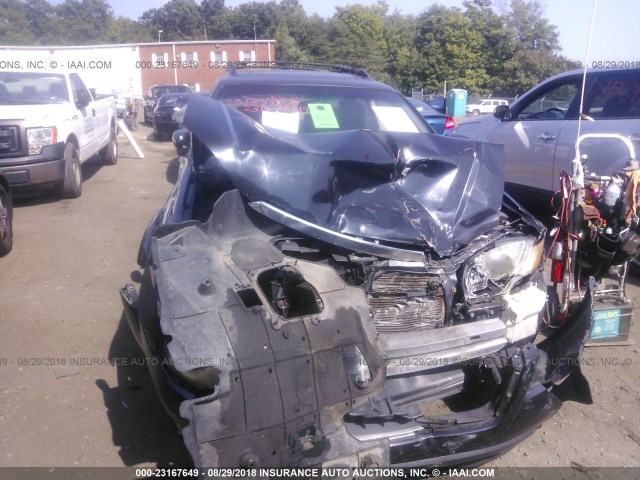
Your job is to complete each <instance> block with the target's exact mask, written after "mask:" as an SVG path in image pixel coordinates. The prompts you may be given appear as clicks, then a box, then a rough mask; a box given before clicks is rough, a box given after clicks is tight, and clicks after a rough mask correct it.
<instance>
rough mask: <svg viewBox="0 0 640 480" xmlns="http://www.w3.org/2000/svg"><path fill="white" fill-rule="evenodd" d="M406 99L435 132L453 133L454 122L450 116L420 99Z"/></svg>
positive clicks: (442, 133)
mask: <svg viewBox="0 0 640 480" xmlns="http://www.w3.org/2000/svg"><path fill="white" fill-rule="evenodd" d="M407 100H409V103H410V104H411V105H413V107H414V108H415V109H416V110H417V111H418V112H420V115H422V116H423V117H424V119H425V120H426V121H427V123H428V124H429V125H431V128H433V129H434V130H435V132H436V133H437V134H439V135H450V134H451V133H453V130H454V129H455V128H456V122H455V121H454V120H453V118H452V117H450V116H449V115H444V114H442V113H438V112H437V111H436V110H435V109H434V108H432V107H431V106H430V105H428V104H427V103H425V102H423V101H422V100H418V99H417V98H411V97H407Z"/></svg>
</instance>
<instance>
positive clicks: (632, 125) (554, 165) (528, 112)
mask: <svg viewBox="0 0 640 480" xmlns="http://www.w3.org/2000/svg"><path fill="white" fill-rule="evenodd" d="M582 78H583V71H582V70H573V71H570V72H565V73H561V74H559V75H556V76H553V77H551V78H549V79H547V80H545V81H543V82H542V83H540V84H538V85H536V86H535V87H533V88H532V89H530V90H529V91H528V92H526V93H524V94H523V95H522V96H521V97H520V98H518V99H517V100H516V101H514V102H513V103H512V104H511V105H510V106H508V107H507V106H499V107H498V108H497V110H496V112H495V114H494V115H492V116H487V117H484V118H477V119H472V120H469V121H466V122H464V123H461V124H460V125H458V126H457V127H456V131H455V133H456V134H458V135H462V136H465V137H468V138H472V139H476V140H481V141H486V142H492V143H497V144H501V145H504V150H505V177H506V178H505V179H506V188H507V191H509V192H511V193H513V194H514V195H515V196H516V198H519V199H521V200H523V201H525V202H527V203H529V202H530V203H537V204H544V205H549V199H550V197H551V195H552V194H553V192H556V191H558V190H559V179H560V173H561V172H562V171H566V172H569V173H571V171H572V167H571V161H572V159H573V158H574V157H575V143H576V140H577V137H578V116H579V115H578V113H579V110H580V92H581V88H582ZM638 92H640V70H638V69H625V70H612V69H608V70H595V69H594V70H591V69H590V70H588V72H587V82H586V85H585V97H584V108H583V113H584V114H586V115H587V116H588V117H589V119H588V120H585V121H582V122H581V127H580V132H581V134H589V133H618V134H621V135H624V136H627V137H629V138H630V139H631V141H632V142H634V144H635V146H636V152H637V151H638V150H637V149H638V148H639V146H640V143H639V141H640V95H639V94H638ZM581 153H584V154H586V155H587V158H588V162H587V167H588V169H589V171H590V172H592V173H598V174H600V175H610V174H611V173H613V172H615V171H617V170H620V169H622V168H624V167H625V164H626V162H627V160H628V159H629V154H628V150H627V149H626V148H625V147H624V145H623V144H621V143H620V142H617V141H615V140H601V139H598V140H587V141H585V142H584V143H583V144H582V146H581Z"/></svg>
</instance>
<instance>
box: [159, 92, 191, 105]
mask: <svg viewBox="0 0 640 480" xmlns="http://www.w3.org/2000/svg"><path fill="white" fill-rule="evenodd" d="M188 101H189V95H186V94H184V93H182V94H175V95H172V94H170V93H168V94H165V95H163V96H162V97H160V100H159V101H158V106H159V107H169V106H172V107H176V106H182V105H185V104H186V103H187V102H188Z"/></svg>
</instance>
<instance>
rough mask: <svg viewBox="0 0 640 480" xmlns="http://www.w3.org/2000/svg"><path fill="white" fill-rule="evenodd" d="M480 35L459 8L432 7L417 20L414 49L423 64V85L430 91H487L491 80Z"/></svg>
mask: <svg viewBox="0 0 640 480" xmlns="http://www.w3.org/2000/svg"><path fill="white" fill-rule="evenodd" d="M483 45H484V41H483V38H482V35H481V34H480V32H478V31H477V30H475V29H474V28H473V25H472V24H471V21H470V20H469V19H468V18H466V17H465V16H464V15H463V13H462V11H461V10H460V9H458V8H445V7H442V6H440V5H433V6H432V7H430V8H429V9H427V10H425V11H424V12H423V13H422V14H420V16H419V17H418V25H417V32H416V37H415V46H416V49H417V51H418V52H419V54H420V56H421V57H422V60H423V61H424V68H425V70H424V71H423V72H421V74H422V75H421V77H422V78H421V79H422V85H419V87H423V88H425V89H426V90H429V91H440V90H441V88H442V85H443V83H444V82H445V81H446V82H447V88H453V87H459V88H465V89H467V90H468V91H469V92H470V93H482V92H483V91H485V90H486V86H487V82H488V80H489V76H488V75H487V72H486V68H485V63H484V61H483V55H482V48H483Z"/></svg>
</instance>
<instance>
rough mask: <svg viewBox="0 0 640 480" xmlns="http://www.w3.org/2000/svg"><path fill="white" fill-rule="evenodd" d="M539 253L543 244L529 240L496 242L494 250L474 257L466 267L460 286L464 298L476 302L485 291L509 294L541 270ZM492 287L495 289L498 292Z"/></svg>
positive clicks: (532, 239) (526, 238)
mask: <svg viewBox="0 0 640 480" xmlns="http://www.w3.org/2000/svg"><path fill="white" fill-rule="evenodd" d="M542 251H543V241H542V240H539V241H537V240H536V239H535V238H532V237H524V238H516V239H504V240H500V241H498V242H496V245H495V247H494V248H492V249H490V250H487V251H484V252H481V253H479V254H477V255H476V256H474V257H473V258H472V259H471V260H470V261H469V262H468V263H467V265H466V266H465V269H464V276H463V284H464V289H465V292H466V295H467V297H468V298H477V297H479V296H481V295H482V294H483V293H485V292H484V291H485V290H486V289H487V288H489V289H490V290H491V291H492V292H493V293H494V294H500V293H503V292H505V291H508V290H509V289H510V288H511V286H512V285H513V284H514V283H515V282H516V281H518V280H519V279H520V278H522V277H524V276H526V275H529V274H531V273H533V272H534V271H535V270H536V269H537V268H538V267H539V266H540V262H541V260H542ZM491 287H498V289H499V291H497V292H496V291H495V288H491Z"/></svg>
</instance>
